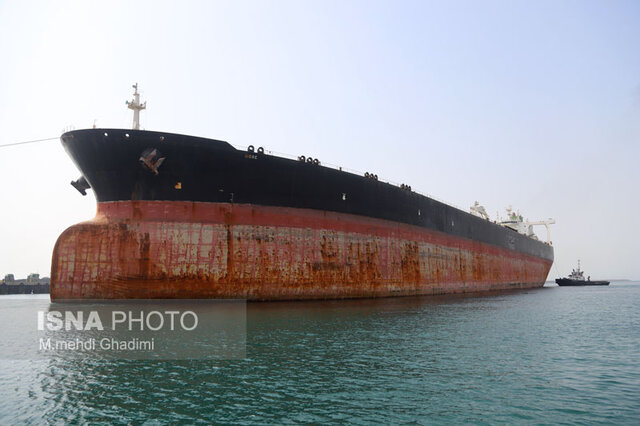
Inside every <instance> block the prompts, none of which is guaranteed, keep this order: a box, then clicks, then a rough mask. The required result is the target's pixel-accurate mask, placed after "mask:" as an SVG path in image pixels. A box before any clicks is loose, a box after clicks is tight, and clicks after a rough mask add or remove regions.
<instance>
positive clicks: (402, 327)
mask: <svg viewBox="0 0 640 426" xmlns="http://www.w3.org/2000/svg"><path fill="white" fill-rule="evenodd" d="M29 300H32V301H33V303H43V299H42V297H40V298H39V297H38V296H32V299H29ZM25 309H26V308H25ZM246 315H247V323H246V331H247V334H246V358H244V359H239V360H238V359H236V360H223V361H198V360H182V361H139V360H138V361H136V360H115V361H114V360H111V361H107V360H96V359H76V360H73V359H65V358H60V357H54V356H52V357H51V358H49V359H40V360H38V359H31V360H15V359H14V360H8V359H4V360H0V424H14V423H22V422H31V423H41V422H52V423H58V422H79V423H85V422H92V423H93V422H104V423H125V424H126V423H143V422H147V423H149V424H157V423H190V424H191V423H211V422H218V423H259V424H264V423H299V422H304V423H309V422H313V423H323V422H327V423H337V422H349V423H360V424H368V423H372V422H376V423H406V422H414V421H417V422H418V423H452V422H472V423H554V424H557V423H565V424H576V423H583V424H594V423H609V424H639V423H640V283H630V282H618V283H612V285H611V286H609V287H582V288H560V287H556V286H555V285H551V286H549V287H544V288H542V289H538V290H532V291H526V292H516V293H507V294H497V295H491V296H484V297H446V298H445V297H438V298H396V299H383V300H360V301H330V302H297V303H296V302H294V303H291V302H289V303H261V304H248V305H247V311H246ZM18 317H19V315H18V316H17V317H16V318H18ZM0 327H4V328H5V329H11V327H13V325H12V323H4V324H1V325H0ZM12 336H13V337H12V339H14V341H10V342H7V341H3V342H2V343H1V344H2V345H13V346H16V347H20V344H21V342H20V336H15V335H12Z"/></svg>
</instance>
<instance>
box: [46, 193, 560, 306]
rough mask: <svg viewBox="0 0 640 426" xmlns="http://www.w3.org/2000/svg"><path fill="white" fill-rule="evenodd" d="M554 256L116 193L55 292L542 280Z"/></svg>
mask: <svg viewBox="0 0 640 426" xmlns="http://www.w3.org/2000/svg"><path fill="white" fill-rule="evenodd" d="M551 264H552V262H551V261H549V260H545V259H541V258H537V257H534V256H530V255H526V254H522V253H517V252H515V251H511V250H507V249H504V248H499V247H496V246H493V245H489V244H485V243H480V242H477V241H472V240H469V239H465V238H459V237H454V236H451V235H447V234H444V233H440V232H436V231H430V230H426V229H423V228H420V227H416V226H411V225H405V224H400V223H396V222H390V221H384V220H379V219H370V218H365V217H360V216H353V215H348V214H342V213H331V212H319V211H316V210H303V209H293V208H282V207H264V206H253V205H247V204H222V203H193V202H176V201H171V202H163V201H116V202H103V203H98V214H97V215H96V217H95V218H94V219H93V220H91V221H88V222H83V223H80V224H77V225H74V226H72V227H70V228H69V229H67V230H66V231H65V232H64V233H63V234H62V235H61V236H60V237H59V239H58V242H57V243H56V246H55V249H54V252H53V262H52V271H51V299H52V300H67V299H136V298H145V299H146V298H240V299H249V300H283V299H324V298H356V297H385V296H401V295H418V294H420V295H422V294H448V293H466V292H478V291H488V290H503V289H513V288H532V287H541V286H542V285H543V284H544V282H545V280H546V278H547V275H548V273H549V269H550V268H551Z"/></svg>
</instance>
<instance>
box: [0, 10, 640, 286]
mask: <svg viewBox="0 0 640 426" xmlns="http://www.w3.org/2000/svg"><path fill="white" fill-rule="evenodd" d="M134 82H138V83H139V84H140V88H141V92H142V99H143V100H146V101H147V102H148V104H147V105H148V110H147V111H144V112H143V113H142V114H141V120H142V126H143V127H144V128H146V129H148V130H161V131H168V132H177V133H186V134H193V135H198V136H205V137H211V138H216V139H223V140H226V141H228V142H230V143H232V144H234V145H239V146H247V145H250V144H253V145H255V146H264V147H265V148H266V149H269V150H272V151H275V152H282V153H287V154H291V155H295V156H297V155H300V154H304V155H311V156H313V157H317V158H319V159H320V160H322V161H323V162H325V163H332V164H337V165H341V166H344V167H347V168H351V169H355V170H359V171H362V172H364V171H371V172H375V173H377V174H378V175H379V176H380V178H381V180H388V181H392V182H404V183H407V184H410V185H411V186H412V188H413V189H414V190H417V191H419V192H422V193H425V194H429V195H432V196H435V197H437V198H439V199H442V200H444V201H446V202H448V203H450V204H453V205H456V206H460V207H462V208H464V209H465V210H467V209H468V208H469V206H471V205H472V204H473V202H474V201H476V200H478V201H479V202H480V203H481V204H483V205H484V206H485V207H486V209H487V211H488V212H489V213H490V215H491V216H492V217H495V215H496V213H497V212H498V211H499V212H500V214H501V215H503V216H504V209H505V208H506V207H508V206H509V205H512V206H513V207H514V209H518V210H520V212H521V213H522V214H523V216H524V217H525V218H529V219H531V220H538V219H545V218H549V217H552V218H554V219H556V221H557V224H556V225H553V226H552V233H551V237H552V240H553V245H554V247H555V254H556V261H555V264H554V267H553V268H552V270H551V273H550V277H549V278H555V277H557V276H560V275H566V274H567V273H569V272H570V271H571V268H572V267H573V266H574V264H575V262H576V260H577V259H578V258H579V259H581V260H582V266H583V269H585V270H586V271H587V273H588V274H590V275H591V276H592V277H594V278H597V277H601V278H634V279H640V246H639V244H638V242H639V241H640V231H639V225H638V220H637V218H638V216H639V215H640V195H639V194H640V190H639V189H638V186H639V184H640V167H639V163H640V2H638V1H635V0H631V1H615V0H606V1H605V0H603V1H569V0H564V1H557V0H554V1H538V0H536V1H513V0H504V1H479V0H474V1H439V2H432V1H416V2H411V1H347V0H342V1H319V0H317V1H300V0H296V1H277V0H272V1H267V0H264V1H245V2H243V1H229V2H218V1H201V2H195V1H175V2H160V1H149V2H140V1H125V2H116V1H109V2H104V1H102V2H91V1H78V2H68V1H62V0H58V1H51V2H35V1H33V2H31V1H0V144H7V143H13V142H20V141H25V140H31V139H39V138H48V137H57V136H59V135H60V133H61V132H62V131H63V129H65V128H66V127H67V126H74V127H75V128H85V127H91V126H92V125H93V123H94V120H97V121H96V124H97V126H98V127H130V126H131V113H130V111H129V110H128V109H127V108H126V105H125V100H128V99H130V98H131V91H132V89H131V84H132V83H134ZM0 173H2V182H3V183H2V185H0V188H1V191H2V192H1V194H2V197H1V201H0V202H1V203H2V205H1V208H0V275H1V276H4V274H6V273H14V274H15V275H16V276H17V277H24V276H26V275H27V274H28V273H30V272H38V273H40V274H41V275H43V276H45V275H46V276H48V275H49V272H50V263H51V253H52V250H53V245H54V243H55V241H56V238H57V237H58V235H59V234H60V233H61V232H62V231H63V230H64V229H65V228H66V227H68V226H70V225H72V224H74V223H77V222H80V221H83V220H87V219H90V218H91V217H93V215H94V214H95V198H94V197H93V194H92V193H90V195H87V196H86V197H82V196H81V195H80V194H79V193H78V192H77V191H76V190H75V189H74V188H73V187H71V186H70V185H69V182H70V181H71V180H73V179H76V178H78V176H79V172H78V171H77V170H76V168H75V166H74V165H73V163H72V162H71V160H70V159H69V158H68V157H67V155H66V154H65V152H64V150H63V149H62V146H61V144H60V143H59V141H56V140H54V141H49V142H42V143H37V144H31V145H20V146H15V147H8V148H0ZM89 192H90V191H89ZM538 235H540V236H541V237H543V238H544V237H545V235H546V234H545V232H544V228H541V229H539V230H538Z"/></svg>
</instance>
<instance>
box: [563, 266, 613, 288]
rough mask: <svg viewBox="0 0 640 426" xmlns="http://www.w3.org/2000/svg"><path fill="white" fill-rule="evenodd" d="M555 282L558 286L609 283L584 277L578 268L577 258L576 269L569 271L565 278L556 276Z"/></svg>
mask: <svg viewBox="0 0 640 426" xmlns="http://www.w3.org/2000/svg"><path fill="white" fill-rule="evenodd" d="M556 284H558V285H559V286H583V285H609V281H591V277H590V276H589V277H587V279H586V280H585V279H584V272H583V271H581V270H580V260H578V269H574V270H573V271H571V275H569V276H568V277H567V278H557V279H556Z"/></svg>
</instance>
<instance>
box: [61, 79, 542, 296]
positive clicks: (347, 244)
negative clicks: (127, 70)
mask: <svg viewBox="0 0 640 426" xmlns="http://www.w3.org/2000/svg"><path fill="white" fill-rule="evenodd" d="M134 88H135V89H136V90H135V92H134V98H133V100H132V101H131V102H129V103H128V104H129V108H130V109H132V110H133V112H134V120H133V122H134V123H133V129H132V130H128V129H96V128H93V129H85V130H76V131H70V132H67V133H64V134H63V135H62V136H61V141H62V145H63V146H64V148H65V150H66V151H67V153H68V154H69V155H70V157H71V158H72V160H73V161H74V163H75V164H76V166H77V167H78V169H79V170H80V171H81V173H82V176H81V177H80V178H79V179H78V180H77V181H74V182H72V185H73V186H74V187H76V189H78V190H79V191H80V192H82V193H83V194H85V193H86V191H87V190H88V189H89V188H91V189H92V190H93V191H94V194H95V197H96V200H97V213H96V216H95V217H94V218H93V219H92V220H89V221H87V222H82V223H79V224H76V225H73V226H71V227H70V228H68V229H67V230H65V231H64V232H63V233H62V234H61V235H60V237H59V238H58V241H57V242H56V245H55V248H54V252H53V258H52V271H51V299H52V300H53V301H61V300H74V299H75V300H77V299H82V300H84V299H136V298H236V299H238V298H239V299H247V300H297V299H324V298H358V297H387V296H407V295H432V294H449V293H466V292H480V291H491V290H505V289H522V288H533V287H540V286H542V285H543V284H544V282H545V280H546V278H547V275H548V273H549V270H550V268H551V265H552V263H553V256H554V254H553V247H552V246H551V244H550V241H548V238H547V242H542V241H539V240H537V238H536V237H535V234H533V232H532V230H531V227H532V226H533V225H534V224H542V225H546V226H547V231H548V224H549V223H553V221H551V220H549V221H543V222H537V223H529V222H524V221H523V220H522V217H518V215H515V214H512V215H511V217H510V218H509V220H506V221H504V222H503V223H496V222H492V221H491V220H489V218H488V216H487V215H486V213H484V211H483V209H482V208H479V207H478V206H477V205H476V206H474V207H473V208H472V212H471V213H468V212H465V211H462V210H460V209H457V208H454V207H452V206H449V205H447V204H445V203H442V202H439V201H437V200H434V199H432V198H429V197H426V196H423V195H420V194H418V193H416V192H414V191H412V190H411V187H409V186H407V185H401V186H396V185H392V184H389V183H385V182H381V181H379V180H378V178H377V176H376V175H375V174H369V173H366V174H365V175H360V174H354V173H350V172H347V171H343V170H341V169H336V168H332V167H327V166H325V165H323V164H321V163H320V162H319V161H318V160H317V159H313V158H306V157H303V156H301V157H299V158H298V159H289V158H283V157H280V156H275V155H270V154H269V153H268V152H265V151H264V149H262V148H257V149H254V147H252V146H250V147H249V148H248V149H247V150H239V149H236V148H234V147H233V146H232V145H230V144H229V143H227V142H223V141H219V140H212V139H204V138H200V137H194V136H186V135H179V134H170V133H163V132H153V131H143V130H139V112H140V110H142V109H144V108H145V107H146V104H141V103H140V101H139V94H138V92H137V85H136V86H134Z"/></svg>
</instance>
